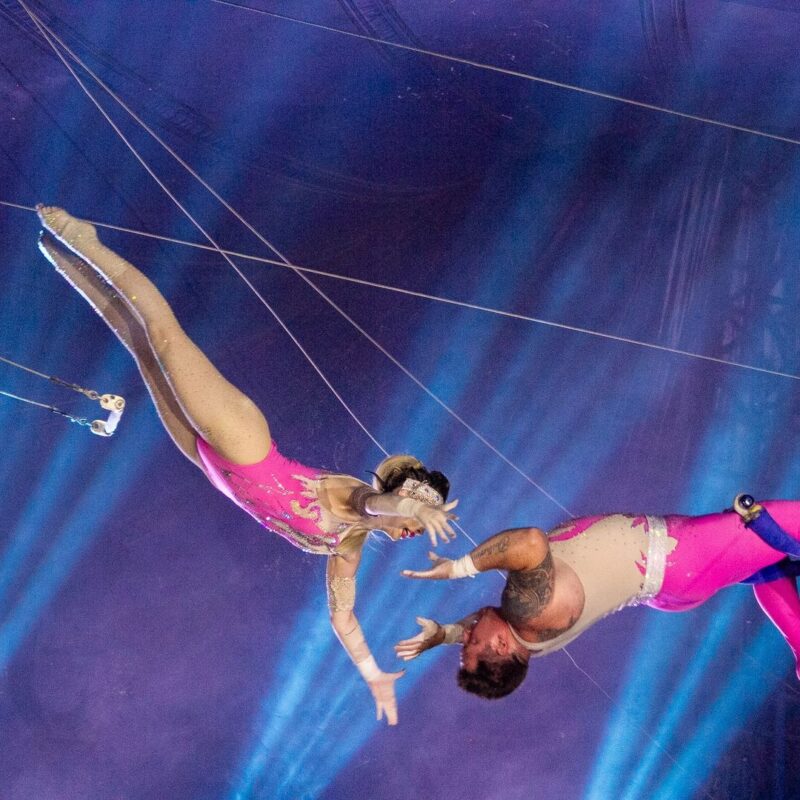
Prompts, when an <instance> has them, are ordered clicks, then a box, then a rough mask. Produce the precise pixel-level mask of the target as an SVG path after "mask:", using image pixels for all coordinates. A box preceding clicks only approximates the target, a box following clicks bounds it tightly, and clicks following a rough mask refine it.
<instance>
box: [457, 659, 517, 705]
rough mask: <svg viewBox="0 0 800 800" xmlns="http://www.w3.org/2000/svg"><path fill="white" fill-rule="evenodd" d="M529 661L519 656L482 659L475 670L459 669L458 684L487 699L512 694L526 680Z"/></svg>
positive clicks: (466, 690)
mask: <svg viewBox="0 0 800 800" xmlns="http://www.w3.org/2000/svg"><path fill="white" fill-rule="evenodd" d="M527 674H528V662H527V661H522V660H520V659H519V658H517V656H515V655H512V656H511V657H510V658H505V659H502V660H496V659H492V660H491V661H488V660H483V659H481V660H480V661H478V666H477V667H476V669H475V670H474V671H472V672H471V671H470V670H468V669H465V668H464V667H462V668H461V669H460V670H459V671H458V685H459V686H460V687H461V688H462V689H463V690H464V691H465V692H472V694H477V695H479V696H480V697H485V698H486V699H487V700H496V699H497V698H499V697H505V696H506V695H507V694H511V692H513V691H514V689H516V688H517V687H518V686H519V685H520V684H521V683H522V681H524V680H525V676H526V675H527Z"/></svg>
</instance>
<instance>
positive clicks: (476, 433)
mask: <svg viewBox="0 0 800 800" xmlns="http://www.w3.org/2000/svg"><path fill="white" fill-rule="evenodd" d="M19 2H20V4H21V5H22V6H23V8H25V10H26V11H27V12H28V14H30V15H31V18H32V19H33V20H34V22H35V23H36V25H37V26H38V27H39V29H40V31H42V33H43V35H44V31H45V30H47V33H48V36H47V37H46V38H47V41H48V43H49V44H50V46H51V47H53V49H54V51H55V52H56V53H57V55H58V57H59V59H60V60H61V61H62V63H63V64H64V66H65V67H67V69H68V70H69V72H70V74H71V75H72V76H73V77H74V78H75V80H76V81H77V82H78V84H79V86H80V87H81V89H82V90H83V92H84V93H85V94H86V95H87V97H89V99H90V100H91V101H92V103H94V105H95V106H96V107H97V108H98V110H99V111H100V112H101V114H102V115H103V116H104V117H105V119H106V121H107V122H108V123H109V124H110V125H111V126H112V128H113V129H114V131H115V132H116V133H117V135H118V136H119V137H120V138H121V139H122V141H123V142H124V143H125V144H126V146H127V147H128V149H129V150H130V151H131V153H133V155H134V156H135V157H136V159H137V160H138V161H139V163H140V164H142V166H143V167H144V168H145V169H146V170H147V172H148V173H149V174H150V176H151V177H152V178H153V179H154V180H155V181H156V182H157V183H158V185H159V186H160V187H161V188H162V189H163V190H164V192H165V193H166V194H167V195H168V196H169V197H170V199H171V200H172V201H173V202H174V203H175V204H176V205H177V206H178V208H179V209H180V210H181V211H182V212H183V213H184V214H185V215H186V216H187V218H188V219H189V220H190V221H191V222H192V223H193V224H194V225H195V227H196V228H197V229H198V230H199V231H200V232H201V233H202V234H203V235H204V236H205V237H206V238H207V239H208V241H209V242H210V243H211V244H212V245H213V247H214V249H215V251H216V252H218V253H219V254H220V255H221V256H222V257H223V258H224V259H225V261H226V262H227V263H228V264H229V265H230V266H231V267H232V268H233V270H234V271H235V272H236V274H237V275H238V276H239V277H240V278H241V279H242V280H243V281H244V282H245V284H246V285H247V286H248V287H249V288H250V289H251V291H252V292H253V293H254V294H255V295H256V297H258V298H259V299H260V300H261V302H262V303H263V304H264V305H265V306H266V307H267V309H268V310H269V311H270V313H271V314H272V315H273V317H275V319H276V320H277V321H278V322H279V324H280V325H281V327H282V328H283V329H284V330H285V331H286V332H287V333H288V334H289V336H290V337H291V339H292V341H293V342H294V343H295V344H296V345H297V347H298V348H299V349H300V351H301V352H302V353H303V354H304V355H305V356H306V358H307V359H308V360H309V363H310V364H311V365H312V366H313V367H314V369H315V370H316V371H317V373H318V374H319V375H320V376H321V377H322V378H323V380H324V381H325V383H326V385H327V386H328V388H329V389H330V390H331V391H332V392H333V394H334V396H335V397H336V398H337V399H338V400H339V402H340V403H342V405H343V406H344V408H345V409H346V410H347V412H348V413H349V414H350V416H351V417H352V418H353V419H354V420H355V421H356V422H357V423H358V425H359V427H360V428H361V429H362V430H363V431H364V433H366V434H367V436H369V438H370V439H371V440H372V442H373V443H374V444H375V445H376V446H377V447H378V448H379V449H380V450H381V451H382V452H383V453H384V454H386V455H388V453H387V451H386V449H385V448H384V447H383V446H382V445H381V444H380V443H379V442H378V441H377V439H376V438H375V437H374V436H373V435H372V433H370V432H369V431H368V430H367V428H366V427H365V426H364V424H363V423H362V422H361V421H360V419H359V418H358V417H357V416H356V414H355V412H354V411H353V410H352V409H351V408H350V407H349V406H348V405H347V404H346V403H345V401H344V400H343V399H342V397H341V396H340V395H339V394H338V393H337V392H336V390H335V389H334V388H333V386H332V384H331V383H330V382H329V381H328V380H327V378H326V377H325V376H324V375H323V373H322V371H321V369H320V368H319V367H318V366H317V365H316V364H315V363H314V361H313V360H312V359H311V357H310V356H309V355H308V354H307V353H306V351H305V350H304V349H303V347H302V346H301V345H300V343H299V341H298V340H297V339H296V338H295V337H294V335H293V334H292V333H291V332H290V331H289V329H288V327H287V326H286V325H285V324H284V323H283V321H282V320H281V319H280V318H279V317H278V315H277V313H276V312H275V311H274V310H273V309H272V307H271V306H270V305H269V304H268V303H267V301H266V300H265V299H264V298H263V296H262V295H261V294H260V293H259V292H258V290H257V289H256V288H255V286H253V284H252V283H251V282H250V281H249V280H248V278H247V277H246V276H245V275H244V273H243V272H242V271H241V270H240V269H239V268H238V267H237V266H236V265H235V264H234V263H233V261H232V260H231V259H230V258H229V257H228V256H227V255H226V254H225V253H224V252H223V250H222V249H221V248H220V247H219V245H218V244H217V242H216V241H215V240H214V239H213V238H212V237H211V236H210V234H208V233H207V232H206V231H205V229H204V228H203V227H202V226H201V225H200V224H199V223H198V222H197V220H195V219H194V217H192V216H191V214H190V213H189V211H188V210H187V209H186V208H185V207H184V206H183V205H182V204H181V203H180V202H179V201H178V199H177V198H176V197H175V196H174V195H173V194H172V193H171V192H170V191H169V189H167V187H166V186H165V185H164V183H163V182H162V181H161V180H160V179H159V178H158V177H157V176H156V175H155V173H154V172H153V171H152V169H151V168H150V167H149V166H148V165H147V163H146V162H145V161H144V159H143V158H142V157H141V156H140V155H139V154H138V153H137V152H136V150H135V149H134V147H133V145H131V143H130V142H129V141H128V139H127V138H126V137H125V135H124V134H123V133H122V131H121V130H120V129H119V127H118V126H117V125H116V124H115V123H114V122H113V120H112V119H111V118H110V116H109V115H108V114H107V113H106V111H105V110H104V109H103V107H102V106H101V105H100V104H99V102H98V101H97V100H96V99H95V98H94V97H93V96H92V94H91V93H90V92H89V90H88V89H87V88H86V86H85V85H84V83H83V82H82V81H81V79H80V78H79V77H78V75H77V73H76V72H75V71H74V70H73V69H72V67H70V66H69V64H68V63H67V61H66V59H65V58H64V56H63V55H62V53H61V52H60V51H59V50H58V49H57V48H56V47H55V45H54V44H53V41H52V40H55V41H57V42H58V43H59V44H60V45H61V47H62V48H63V49H64V51H65V52H66V53H67V54H68V55H69V56H70V57H71V58H72V60H73V61H74V62H75V63H76V64H78V65H79V66H80V67H81V68H82V69H83V70H84V71H85V72H86V73H87V74H88V75H90V76H91V77H92V79H93V80H94V81H95V82H96V83H97V84H98V85H99V86H100V87H101V88H102V89H103V90H104V91H105V92H106V93H107V94H108V95H109V96H110V97H111V98H112V99H113V100H114V101H115V102H116V103H117V104H118V105H120V106H121V107H122V108H123V109H124V110H125V111H126V112H127V113H128V114H129V115H130V116H131V117H132V118H133V119H134V120H136V122H137V123H138V124H139V125H140V126H141V127H143V128H144V129H145V130H146V131H147V132H148V133H149V134H150V135H151V136H152V137H153V138H154V139H155V140H156V141H157V142H158V143H159V144H160V145H161V146H162V147H163V148H164V149H165V150H166V151H167V152H168V153H169V154H170V155H171V156H172V157H173V158H174V159H175V160H176V161H178V163H179V164H181V166H183V167H184V169H186V170H187V171H188V172H189V173H190V174H191V175H192V176H193V177H194V178H195V179H196V180H197V181H199V182H200V183H201V184H202V185H203V186H204V187H205V188H206V190H207V191H209V192H210V193H211V194H212V195H213V196H214V197H215V198H216V199H217V200H218V201H219V202H220V203H221V204H222V205H223V206H224V207H225V208H226V209H227V210H228V211H229V212H230V213H231V214H233V215H234V216H235V217H236V219H238V220H239V222H241V223H242V224H243V225H244V226H245V227H246V228H247V229H248V230H249V231H251V232H252V233H253V234H254V235H255V236H256V237H257V238H258V239H259V241H261V242H262V243H263V244H264V245H266V246H267V247H268V248H269V249H270V250H272V252H274V253H275V254H276V255H277V256H278V257H279V258H280V259H281V261H282V262H283V264H284V265H285V266H286V267H288V268H290V269H292V270H294V271H295V274H296V275H298V277H300V278H301V279H302V280H303V281H304V282H305V283H306V284H307V285H309V286H310V287H311V288H312V289H314V291H315V292H316V293H317V294H318V295H319V296H320V297H322V298H323V299H324V300H325V301H326V302H327V303H328V304H329V305H330V306H331V307H332V308H333V309H334V310H336V311H337V312H338V313H339V314H340V315H341V316H342V317H343V318H344V319H345V320H347V322H349V323H350V325H351V326H353V327H354V328H355V329H356V330H357V331H358V332H359V333H360V334H361V335H362V336H364V337H365V338H366V339H367V340H368V341H369V342H370V343H371V344H372V345H373V346H374V347H375V348H377V349H378V350H379V351H380V352H381V353H383V355H384V356H386V357H387V358H388V359H389V360H390V361H391V362H392V363H393V364H394V365H395V366H396V367H397V368H398V369H400V370H401V371H402V372H403V373H404V374H405V375H406V376H407V377H408V378H409V379H410V380H411V381H413V382H414V383H415V384H416V385H417V386H418V387H419V388H420V389H422V391H424V392H425V393H426V394H427V395H428V396H429V397H430V398H431V399H432V400H433V401H434V402H435V403H437V404H438V405H439V406H440V407H441V408H443V409H444V410H445V411H446V412H447V413H448V414H449V415H450V416H451V417H453V419H455V420H456V421H458V422H459V423H460V424H461V425H462V426H463V427H465V428H466V429H467V430H468V431H469V432H470V433H472V434H473V435H474V436H475V437H476V438H477V439H479V440H480V441H481V442H482V443H483V444H484V445H485V446H486V447H488V448H489V449H490V450H491V451H492V452H493V453H495V455H497V456H498V457H499V458H500V459H501V460H502V461H504V462H505V463H506V464H507V465H508V466H509V467H511V468H512V469H513V470H514V471H515V472H517V473H518V474H519V475H520V476H521V477H522V478H523V479H524V480H525V481H527V482H528V483H529V484H530V485H531V486H533V487H534V488H535V489H536V490H537V491H539V492H540V493H541V494H543V495H544V496H545V497H546V498H547V499H548V500H550V501H551V502H552V503H554V504H555V505H556V506H558V507H559V508H560V509H561V510H562V511H564V512H565V513H566V514H568V515H569V516H574V515H573V514H572V512H571V511H570V510H569V509H568V508H567V507H566V506H565V505H563V504H562V503H561V502H559V501H558V500H557V499H556V498H555V497H554V496H553V495H552V494H551V493H550V492H548V491H547V490H546V489H545V488H544V487H543V486H542V485H540V484H539V483H537V482H536V481H535V480H534V479H533V478H531V477H530V475H528V474H527V473H526V472H524V471H523V470H522V469H521V468H520V467H519V466H517V465H516V464H515V463H514V462H513V461H511V460H510V459H509V458H508V457H507V456H506V455H505V454H504V453H502V452H501V451H500V450H499V449H498V448H497V447H495V446H494V445H493V444H492V443H491V442H490V441H489V440H488V439H486V438H485V437H484V436H483V435H482V434H481V433H480V432H479V431H477V430H476V429H475V428H474V427H472V426H471V425H470V424H469V423H468V422H467V421H466V420H465V419H464V418H463V417H461V416H460V415H459V414H458V413H457V412H456V411H455V410H454V409H453V408H451V407H450V406H449V405H448V404H447V403H445V402H444V401H443V400H442V399H441V398H440V397H439V396H438V395H436V394H435V393H434V392H433V391H431V389H429V388H428V387H427V386H426V385H425V384H424V383H422V381H420V380H419V378H417V377H416V375H414V374H413V373H412V372H411V371H410V370H409V369H408V368H407V367H406V366H405V365H404V364H402V363H401V362H400V361H398V359H396V358H395V357H394V356H393V355H392V354H391V353H390V352H389V351H388V350H386V348H384V347H383V345H381V344H380V343H379V342H378V341H377V340H376V339H374V338H373V337H372V336H371V335H370V334H369V333H367V331H366V330H364V328H362V327H361V326H360V325H359V324H358V323H357V322H356V321H355V320H354V319H353V318H352V317H351V316H350V315H349V314H347V312H345V311H344V310H343V309H342V308H341V307H340V306H339V305H337V304H336V303H335V302H334V300H333V299H331V298H330V297H329V296H328V295H327V294H325V292H323V291H322V289H320V288H319V287H318V286H317V285H316V284H315V283H314V282H313V281H311V280H310V279H309V278H308V277H306V276H305V275H303V273H302V272H300V271H299V270H296V269H295V268H294V265H293V264H292V263H291V262H290V261H289V260H288V259H287V258H286V257H285V256H284V255H283V254H282V253H281V252H280V251H279V250H278V249H277V248H276V247H275V246H274V245H273V244H271V243H270V242H269V241H267V239H266V238H264V236H263V235H262V234H261V233H260V232H259V231H258V230H256V229H255V228H254V227H253V226H252V225H251V224H250V223H249V222H247V221H246V220H245V219H244V218H243V217H242V216H241V215H240V214H239V213H238V212H237V211H236V209H234V208H233V207H232V206H231V205H230V204H228V203H227V202H226V201H225V200H224V199H223V198H222V197H221V196H220V195H219V194H218V193H217V192H216V191H215V190H214V189H213V188H212V187H211V186H210V185H209V184H208V183H207V182H206V181H205V180H204V179H203V178H202V177H201V176H200V175H198V174H197V172H195V171H194V170H193V169H192V167H191V166H190V165H189V164H187V163H186V162H185V161H184V160H183V159H182V158H181V157H180V156H179V155H178V154H177V153H175V151H174V150H173V149H172V148H171V147H170V146H169V145H167V144H166V143H165V142H164V141H163V140H162V139H161V138H160V137H159V136H158V135H157V134H156V133H155V132H154V131H153V130H152V129H151V128H150V127H149V126H148V125H147V123H145V122H144V121H143V120H142V119H141V118H140V117H139V116H138V115H137V114H136V113H135V112H134V111H133V110H132V109H130V108H129V107H128V105H127V104H126V103H125V102H124V101H123V100H122V99H121V98H119V97H118V96H117V95H116V94H115V93H114V91H113V90H112V89H111V88H110V87H108V86H107V85H106V84H105V83H104V82H103V81H102V80H101V79H100V78H99V77H98V76H97V75H96V74H95V73H94V72H93V71H92V70H91V69H90V68H89V67H88V66H87V65H86V64H85V63H83V61H82V60H81V59H80V58H79V57H78V56H77V55H76V54H75V53H74V52H73V51H72V50H71V49H70V48H69V47H68V46H67V45H66V44H65V43H64V42H63V41H62V40H61V39H60V38H59V37H58V36H57V35H56V34H55V33H54V32H53V31H52V30H50V29H49V28H48V27H47V26H46V25H45V24H44V23H43V22H42V21H41V20H39V19H38V17H36V16H35V15H34V14H33V13H32V12H31V11H30V10H29V9H28V8H27V6H26V5H25V3H24V2H23V0H19ZM51 37H52V39H51ZM470 541H472V540H471V539H470Z"/></svg>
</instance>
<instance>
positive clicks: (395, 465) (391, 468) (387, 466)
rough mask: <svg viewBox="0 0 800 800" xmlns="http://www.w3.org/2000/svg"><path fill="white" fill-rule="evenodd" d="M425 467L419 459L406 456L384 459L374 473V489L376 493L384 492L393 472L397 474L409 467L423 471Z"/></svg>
mask: <svg viewBox="0 0 800 800" xmlns="http://www.w3.org/2000/svg"><path fill="white" fill-rule="evenodd" d="M423 466H424V465H423V463H422V462H421V461H420V460H419V459H418V458H414V456H409V455H405V454H403V455H396V456H387V457H386V458H384V459H383V461H381V463H380V464H378V466H377V467H375V472H374V473H373V478H372V488H373V489H375V491H376V492H382V491H383V483H384V482H385V481H386V479H387V478H388V477H389V475H391V474H392V473H393V472H397V471H398V470H402V469H408V468H409V467H411V468H413V469H421V468H423Z"/></svg>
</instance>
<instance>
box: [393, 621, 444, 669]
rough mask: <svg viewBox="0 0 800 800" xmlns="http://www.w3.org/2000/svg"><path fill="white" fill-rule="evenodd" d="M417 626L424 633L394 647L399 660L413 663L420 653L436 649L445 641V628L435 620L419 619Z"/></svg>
mask: <svg viewBox="0 0 800 800" xmlns="http://www.w3.org/2000/svg"><path fill="white" fill-rule="evenodd" d="M417 624H418V625H419V626H420V627H421V628H422V631H421V632H420V633H418V634H417V635H416V636H412V637H411V638H410V639H403V641H401V642H398V643H397V644H396V645H395V646H394V651H395V653H397V657H398V658H402V659H403V661H411V659H412V658H416V657H417V656H418V655H420V653H424V652H425V651H426V650H430V649H431V648H432V647H436V646H437V645H439V644H441V643H442V642H443V641H444V628H443V627H442V626H441V625H440V624H439V623H438V622H436V621H435V620H432V619H425V617H417Z"/></svg>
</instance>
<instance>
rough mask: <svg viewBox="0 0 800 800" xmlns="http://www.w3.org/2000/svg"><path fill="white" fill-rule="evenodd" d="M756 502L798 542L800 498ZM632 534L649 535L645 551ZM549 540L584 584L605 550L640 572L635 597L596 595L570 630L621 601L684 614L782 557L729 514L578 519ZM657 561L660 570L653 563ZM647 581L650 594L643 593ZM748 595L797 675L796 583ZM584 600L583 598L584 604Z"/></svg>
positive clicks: (757, 588) (784, 580) (551, 645)
mask: <svg viewBox="0 0 800 800" xmlns="http://www.w3.org/2000/svg"><path fill="white" fill-rule="evenodd" d="M761 505H763V506H764V507H765V508H766V509H767V511H769V513H770V514H771V515H772V517H773V518H774V519H775V521H776V522H777V523H778V524H779V525H780V526H781V528H783V530H784V531H786V533H787V534H789V535H790V536H791V537H792V538H795V539H798V540H800V501H796V500H769V501H766V502H763V503H762V504H761ZM612 520H616V522H615V523H614V524H613V525H612V524H610V523H611V522H612ZM604 527H605V528H608V529H609V533H608V534H603V530H602V529H603V528H604ZM635 530H645V531H647V532H648V535H649V546H648V545H647V544H645V545H643V546H642V545H638V544H636V543H635V539H634V538H632V535H631V533H629V532H628V531H635ZM594 531H597V533H594ZM600 536H602V537H603V538H602V539H601V538H599V537H600ZM592 539H595V541H594V542H592ZM581 540H584V541H583V542H581ZM550 542H551V550H552V552H553V555H554V556H556V557H566V558H565V560H567V562H568V563H570V564H571V565H572V566H573V567H574V568H575V567H577V569H578V571H579V573H580V570H581V569H583V570H584V575H585V577H582V580H583V581H584V583H585V584H590V583H591V581H592V579H593V577H595V576H593V575H592V573H594V572H597V570H596V568H595V567H596V565H597V563H598V561H597V559H598V558H599V555H598V553H599V552H602V553H603V555H604V556H605V555H608V553H607V552H605V551H606V549H607V548H608V547H610V548H612V549H614V550H616V551H617V552H618V556H619V557H621V558H622V559H623V560H624V561H625V562H626V563H627V560H628V558H630V559H632V560H633V561H634V562H635V565H636V568H637V569H638V571H639V572H640V573H641V575H642V579H643V580H642V582H641V583H640V584H639V586H640V589H639V592H638V593H636V592H633V593H632V594H630V595H629V596H628V597H627V599H626V598H624V597H615V598H614V599H613V600H607V599H606V598H598V599H597V601H596V602H595V608H594V609H593V610H592V618H591V619H587V620H586V624H584V625H581V626H577V625H576V626H575V628H578V627H580V628H583V629H585V627H587V626H588V624H591V623H592V622H594V621H596V619H598V618H599V617H600V616H602V615H605V614H608V613H611V612H612V611H614V610H616V608H617V607H619V605H623V604H636V603H644V604H647V605H649V606H651V607H653V608H657V609H660V610H662V611H687V610H689V609H692V608H695V607H696V606H698V605H700V604H701V603H703V602H705V601H706V600H708V599H709V598H710V597H711V596H712V595H714V594H716V593H717V592H718V591H719V590H720V589H723V588H724V587H726V586H731V585H733V584H735V583H739V582H740V581H743V580H746V579H747V578H749V577H750V576H751V575H753V574H754V573H756V572H758V571H759V570H761V569H763V568H764V567H767V566H769V565H772V564H776V563H777V562H779V561H782V560H783V559H784V558H785V554H784V553H783V552H781V551H779V550H775V549H773V548H772V547H770V546H769V545H768V544H766V543H765V542H764V541H763V540H762V539H761V538H759V536H758V535H757V534H756V533H755V532H753V531H751V530H748V529H747V528H745V526H744V523H743V522H742V519H741V517H740V516H739V515H738V514H736V513H733V512H725V513H718V514H706V515H704V516H699V517H688V516H677V515H673V516H668V517H644V516H640V517H635V516H626V517H623V516H622V515H611V516H601V517H583V518H579V519H574V520H571V521H570V522H567V523H565V524H564V525H563V526H561V527H559V528H557V529H556V530H555V531H553V532H552V533H551V535H550ZM598 546H599V547H600V551H598V549H597V548H598ZM576 548H578V549H576ZM584 551H585V553H584ZM562 553H563V555H562ZM658 560H660V562H661V563H660V565H656V561H658ZM601 577H602V576H601ZM653 581H654V583H653ZM605 583H607V581H605ZM648 584H650V586H649V589H650V590H649V591H648V590H647V589H646V588H645V587H647V586H648ZM598 585H599V586H602V585H603V580H602V579H601V578H598ZM624 591H626V590H623V593H624ZM753 591H754V592H755V595H756V598H757V599H758V602H759V604H760V605H761V608H762V609H763V610H764V613H766V615H767V616H768V617H769V618H770V619H771V620H772V622H773V623H774V624H775V626H776V627H777V628H778V630H779V631H780V632H781V634H782V635H783V637H784V638H785V639H786V641H787V643H788V644H789V647H790V648H791V650H792V652H793V653H794V656H795V660H796V661H797V663H798V677H800V598H798V592H797V586H796V583H795V579H794V578H793V577H781V578H779V579H777V580H774V581H771V582H769V583H761V584H757V585H754V586H753ZM590 599H591V598H589V597H588V596H587V603H588V602H589V600H590ZM619 600H622V602H621V603H619V602H618V601H619ZM613 603H617V606H616V607H615V606H613ZM582 616H583V615H582ZM578 632H579V630H573V629H571V630H570V631H567V632H566V633H565V634H562V636H561V637H557V638H556V639H555V640H550V641H548V642H546V643H544V645H536V647H535V650H536V651H539V652H542V653H543V652H545V651H547V652H549V651H550V650H552V649H555V648H558V647H561V646H563V645H564V644H566V643H567V641H569V640H571V639H572V638H574V637H575V635H577V633H578ZM531 649H534V648H531Z"/></svg>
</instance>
